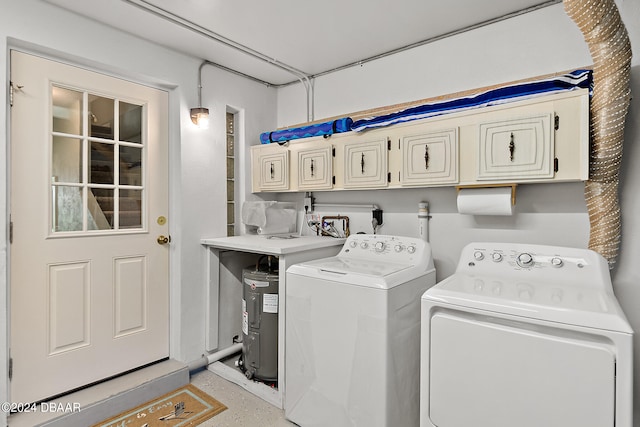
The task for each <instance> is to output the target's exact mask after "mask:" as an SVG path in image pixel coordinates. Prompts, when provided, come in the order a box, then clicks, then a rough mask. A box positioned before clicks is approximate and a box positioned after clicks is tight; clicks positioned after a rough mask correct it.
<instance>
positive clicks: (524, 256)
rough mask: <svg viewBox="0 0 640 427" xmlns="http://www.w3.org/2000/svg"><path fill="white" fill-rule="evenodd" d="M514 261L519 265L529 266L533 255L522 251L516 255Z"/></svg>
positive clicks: (531, 263)
mask: <svg viewBox="0 0 640 427" xmlns="http://www.w3.org/2000/svg"><path fill="white" fill-rule="evenodd" d="M516 262H517V263H518V265H519V266H520V267H531V266H532V265H533V256H531V254H528V253H526V252H523V253H521V254H520V255H518V258H517V259H516Z"/></svg>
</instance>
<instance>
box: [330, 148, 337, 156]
mask: <svg viewBox="0 0 640 427" xmlns="http://www.w3.org/2000/svg"><path fill="white" fill-rule="evenodd" d="M335 156H336V147H332V148H331V157H335Z"/></svg>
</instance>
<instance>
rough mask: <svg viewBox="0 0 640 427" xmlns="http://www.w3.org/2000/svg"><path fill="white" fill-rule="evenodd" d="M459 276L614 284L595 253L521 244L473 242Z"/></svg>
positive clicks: (464, 254) (603, 263) (464, 256)
mask: <svg viewBox="0 0 640 427" xmlns="http://www.w3.org/2000/svg"><path fill="white" fill-rule="evenodd" d="M456 273H465V274H469V275H482V276H501V277H504V276H505V275H506V276H509V277H514V278H518V279H519V280H524V281H545V280H552V281H554V282H556V283H557V282H563V283H575V284H578V283H579V284H581V286H585V283H590V284H593V286H594V287H598V288H600V287H602V286H603V285H605V286H607V285H608V286H610V283H611V279H610V276H609V269H608V264H607V262H606V260H605V259H604V258H603V257H602V256H601V255H600V254H598V253H596V252H594V251H591V250H589V249H580V248H566V247H557V246H546V245H525V244H517V243H493V242H492V243H471V244H469V245H467V246H465V248H464V249H463V250H462V254H461V256H460V262H459V263H458V267H457V269H456ZM598 282H600V283H598Z"/></svg>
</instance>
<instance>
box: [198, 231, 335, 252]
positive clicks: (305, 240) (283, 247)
mask: <svg viewBox="0 0 640 427" xmlns="http://www.w3.org/2000/svg"><path fill="white" fill-rule="evenodd" d="M345 240H346V239H343V238H334V237H324V236H319V237H318V236H298V235H296V234H290V235H286V236H284V237H283V236H260V235H254V234H251V235H249V234H247V235H243V236H231V237H212V238H203V239H201V240H200V243H202V244H203V245H205V246H210V247H212V248H216V249H227V250H233V251H242V252H253V253H260V254H267V255H286V254H290V253H295V252H303V251H308V250H313V249H319V248H325V247H330V246H337V245H342V244H344V241H345Z"/></svg>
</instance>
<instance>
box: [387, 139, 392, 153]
mask: <svg viewBox="0 0 640 427" xmlns="http://www.w3.org/2000/svg"><path fill="white" fill-rule="evenodd" d="M387 150H389V151H391V138H387Z"/></svg>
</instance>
